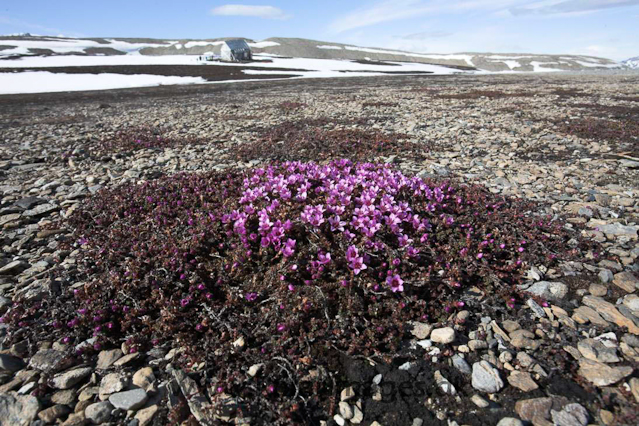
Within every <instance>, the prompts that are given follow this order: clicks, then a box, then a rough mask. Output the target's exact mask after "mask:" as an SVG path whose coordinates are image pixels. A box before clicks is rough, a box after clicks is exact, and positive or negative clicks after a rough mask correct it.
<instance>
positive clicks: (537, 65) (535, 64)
mask: <svg viewBox="0 0 639 426" xmlns="http://www.w3.org/2000/svg"><path fill="white" fill-rule="evenodd" d="M530 65H532V67H533V71H534V72H558V71H563V70H560V69H558V68H545V67H544V66H543V65H558V64H557V62H537V61H531V62H530Z"/></svg>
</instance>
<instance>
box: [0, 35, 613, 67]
mask: <svg viewBox="0 0 639 426" xmlns="http://www.w3.org/2000/svg"><path fill="white" fill-rule="evenodd" d="M224 40H225V39H224V38H218V39H209V40H158V39H140V38H138V39H131V38H83V39H71V38H62V37H37V36H28V35H21V36H12V37H7V36H5V37H2V36H0V58H2V57H5V58H7V57H16V56H19V57H21V56H33V55H45V56H55V55H89V56H119V55H144V56H169V55H170V56H174V55H203V54H209V53H213V54H217V53H219V51H220V49H221V45H222V44H223V43H224ZM246 40H247V42H248V44H249V45H250V46H251V48H252V49H253V50H254V52H256V53H262V54H268V55H273V56H275V55H277V56H284V57H295V58H312V59H332V60H336V59H337V60H351V61H352V60H356V61H357V60H373V61H393V62H414V63H426V64H434V65H443V66H450V67H456V68H466V69H477V70H481V71H489V72H511V71H524V72H542V71H564V70H565V71H578V70H583V69H592V68H616V67H619V66H620V65H619V64H618V63H616V62H614V61H611V60H609V59H604V58H597V57H593V56H575V55H538V54H522V53H516V54H515V53H514V54H494V53H454V54H430V53H428V54H427V53H413V52H404V51H397V50H389V49H379V48H370V47H360V46H353V45H347V44H340V43H327V42H322V41H315V40H307V39H299V38H270V39H267V40H264V41H257V42H256V41H254V40H250V39H246Z"/></svg>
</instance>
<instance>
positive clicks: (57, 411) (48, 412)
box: [38, 405, 71, 423]
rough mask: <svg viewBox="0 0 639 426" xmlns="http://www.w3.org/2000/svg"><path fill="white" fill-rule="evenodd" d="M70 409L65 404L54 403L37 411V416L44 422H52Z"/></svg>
mask: <svg viewBox="0 0 639 426" xmlns="http://www.w3.org/2000/svg"><path fill="white" fill-rule="evenodd" d="M70 411H71V409H70V408H69V407H67V406H66V405H54V406H53V407H49V408H47V409H45V410H42V411H40V412H39V413H38V418H39V419H40V420H42V421H43V422H45V423H53V422H55V421H56V419H59V418H60V417H62V416H64V415H66V414H68V413H69V412H70Z"/></svg>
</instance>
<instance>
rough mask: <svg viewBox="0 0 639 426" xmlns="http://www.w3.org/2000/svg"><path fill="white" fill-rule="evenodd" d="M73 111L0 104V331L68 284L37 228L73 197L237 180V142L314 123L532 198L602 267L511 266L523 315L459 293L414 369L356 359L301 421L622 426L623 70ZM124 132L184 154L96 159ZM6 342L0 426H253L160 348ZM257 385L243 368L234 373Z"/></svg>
mask: <svg viewBox="0 0 639 426" xmlns="http://www.w3.org/2000/svg"><path fill="white" fill-rule="evenodd" d="M74 96H75V97H74ZM74 96H72V95H60V96H58V97H56V96H54V95H42V96H40V97H38V96H31V97H29V96H24V97H20V96H15V97H0V196H1V198H0V229H1V231H2V232H1V236H0V245H1V250H0V316H2V315H8V314H9V313H10V312H11V309H12V306H13V303H14V302H16V301H24V300H28V301H39V300H44V299H46V298H49V297H54V296H53V295H54V294H55V292H56V291H60V289H59V288H57V289H56V285H57V286H58V287H59V286H60V284H59V283H56V281H55V279H54V276H55V271H56V270H58V269H60V268H62V269H64V270H67V271H68V270H73V269H74V268H76V256H77V255H78V252H79V250H78V249H75V250H64V249H61V248H60V247H59V246H60V244H61V242H62V241H65V239H68V238H69V237H70V235H69V231H68V230H66V229H64V228H58V227H57V226H56V224H58V223H59V222H60V221H61V220H62V221H64V219H65V218H67V217H69V216H70V215H72V214H73V212H74V211H76V209H78V208H79V206H80V205H81V204H82V203H83V200H84V199H86V198H87V197H96V196H100V191H101V190H102V189H103V188H110V187H114V186H117V185H120V184H122V183H125V182H137V181H144V180H152V179H155V178H157V177H159V176H161V175H164V174H173V173H176V172H196V171H205V170H226V169H232V168H239V169H246V168H249V167H253V166H255V165H257V164H260V163H261V162H262V161H263V160H265V158H252V159H247V158H245V157H242V158H238V155H237V153H238V152H241V149H240V148H241V147H242V146H246V145H247V144H250V143H258V144H259V143H262V142H263V140H264V139H263V138H262V136H261V135H262V134H263V132H264V131H265V130H268V129H269V128H272V127H274V126H277V125H280V124H282V123H285V122H292V123H295V122H301V121H303V120H312V119H319V120H318V121H317V122H315V124H312V126H315V127H317V128H320V129H330V130H335V129H338V130H361V131H364V132H371V131H376V132H381V133H382V134H389V135H390V134H401V135H405V138H406V140H407V141H408V142H410V143H412V144H414V146H415V150H416V151H423V152H424V156H423V157H422V158H420V157H416V156H414V155H409V154H410V153H402V152H398V153H393V154H392V155H386V156H380V157H379V158H377V160H378V162H382V163H392V164H393V165H394V166H396V167H398V168H399V169H400V170H402V171H403V172H404V173H406V174H409V175H418V176H421V177H434V178H448V179H451V180H453V181H455V182H459V183H479V184H482V185H485V186H486V187H487V188H488V190H489V191H490V192H491V193H493V194H498V195H503V196H509V197H521V198H525V199H527V200H531V201H535V202H538V203H539V210H540V211H541V212H544V213H548V214H551V215H556V217H557V218H558V217H560V216H561V217H565V218H566V224H565V228H566V229H567V230H568V231H570V232H574V234H575V238H578V237H582V238H585V239H587V240H592V241H594V242H597V243H599V244H600V246H601V247H602V253H601V254H598V253H595V254H593V253H592V252H587V253H582V256H581V260H580V261H572V262H565V263H562V264H560V266H559V267H555V268H547V266H546V265H543V264H537V265H530V270H529V271H528V274H527V276H526V277H523V278H522V280H521V284H520V286H519V290H520V291H521V292H522V294H526V295H527V299H525V300H524V302H525V303H522V304H521V305H517V307H516V309H512V310H510V311H507V313H503V311H499V314H498V315H496V314H495V312H496V311H495V308H494V307H493V306H491V305H490V304H489V303H482V300H488V299H489V298H488V297H487V296H488V295H486V294H483V293H479V294H477V293H475V294H472V295H471V294H468V295H467V297H468V299H467V300H469V301H472V300H474V302H471V303H467V308H466V310H461V311H459V312H456V313H455V314H454V315H451V316H450V317H449V318H448V319H447V320H445V321H439V322H437V323H432V324H428V323H420V324H416V325H415V327H414V328H413V330H412V334H413V336H414V339H412V341H410V342H407V344H409V345H412V346H413V347H417V346H419V347H417V349H418V350H420V351H421V352H420V355H419V357H418V358H417V359H413V360H403V361H402V363H401V364H399V365H397V364H396V363H393V362H392V359H387V360H386V361H387V364H388V365H384V368H383V371H384V372H383V373H382V372H380V371H382V370H380V368H381V367H380V368H377V370H375V367H374V365H375V364H376V363H381V364H383V363H382V362H381V361H379V360H372V359H368V360H366V362H364V363H363V364H366V365H365V366H361V367H360V368H362V369H363V370H365V369H369V370H370V369H372V370H375V371H374V372H371V374H370V377H373V376H374V377H373V378H372V380H371V379H370V378H369V375H368V374H363V373H362V377H366V378H367V380H368V381H366V382H365V383H352V385H353V386H348V381H347V380H346V379H344V377H342V378H341V379H340V380H338V382H339V383H340V384H342V385H344V386H340V388H339V389H335V398H336V401H335V404H334V408H333V410H332V411H331V412H327V413H323V414H322V415H318V416H316V417H313V419H314V420H313V422H315V421H317V423H311V422H310V421H309V424H329V425H335V424H337V425H346V424H362V425H377V426H380V425H383V426H389V425H394V424H397V425H400V424H406V425H411V424H412V425H414V426H419V425H422V424H424V425H427V424H447V425H464V424H490V425H495V424H498V425H500V426H505V425H523V424H533V425H535V426H541V425H552V424H554V425H570V426H573V425H575V426H577V425H580V426H585V425H590V424H597V425H624V424H627V425H632V424H638V423H639V414H638V413H639V369H638V367H639V259H638V258H639V236H638V232H639V149H638V147H639V130H638V129H639V76H637V75H636V74H627V75H614V76H602V75H588V74H582V75H561V74H555V75H546V74H544V75H517V76H511V75H503V76H454V77H431V78H415V77H403V76H402V77H393V78H368V79H359V78H357V79H340V80H339V81H336V80H333V81H309V82H295V81H291V82H270V83H242V84H233V85H224V86H217V87H210V86H209V87H208V88H207V87H199V88H174V89H170V88H160V89H142V90H123V91H117V92H113V93H104V94H100V93H93V94H86V95H82V94H78V95H74ZM139 127H146V128H153V129H155V131H158V132H161V133H162V135H164V136H166V137H173V138H182V139H184V140H190V141H193V143H189V144H184V145H178V146H173V147H166V148H159V149H157V148H148V149H136V150H128V151H118V150H117V147H115V148H109V149H105V148H104V147H105V145H104V141H105V140H107V139H108V138H109V137H111V136H113V135H115V134H116V133H117V132H118V131H123V130H127V129H131V128H139ZM242 152H243V151H242ZM576 244H577V243H576V241H575V245H574V246H576ZM574 246H571V243H570V242H569V244H568V246H567V247H566V251H570V250H572V249H573V248H574ZM71 289H72V288H63V289H62V291H71ZM12 333H15V331H14V330H12V328H11V326H10V325H8V324H0V425H1V426H6V425H44V424H62V425H66V426H71V425H83V424H126V425H132V426H133V425H138V426H145V425H151V424H157V425H159V424H169V423H171V422H173V423H176V424H196V423H195V422H196V421H199V422H200V423H201V424H226V422H230V423H231V424H261V423H260V418H259V415H257V414H256V413H250V416H249V415H243V414H242V413H241V412H240V411H233V412H232V413H231V414H224V415H223V414H215V415H211V414H210V410H208V411H207V409H208V408H211V406H212V405H215V404H216V402H215V401H218V402H219V399H216V398H217V396H214V397H212V396H211V395H210V394H209V390H208V389H206V388H205V387H203V386H202V383H204V382H203V381H201V380H203V379H202V378H201V376H199V374H198V372H197V371H193V372H188V371H185V369H183V368H180V367H179V362H178V359H179V357H180V353H181V348H180V347H179V344H177V343H176V345H174V346H165V347H162V348H155V349H152V350H150V351H148V352H142V353H140V352H135V353H128V352H127V353H123V350H122V349H121V348H119V347H105V348H102V350H100V351H98V352H99V353H96V356H94V357H93V358H90V359H87V358H84V359H80V358H77V357H73V356H70V354H71V353H72V352H73V349H74V348H73V345H69V344H65V343H64V342H60V341H58V340H55V341H53V340H50V339H47V338H46V336H45V337H43V338H42V339H41V340H39V341H32V340H29V339H25V340H22V341H17V342H16V341H14V340H15V339H14V340H11V339H10V337H11V335H12ZM238 344H241V343H238ZM75 349H77V348H75ZM391 358H392V357H391ZM404 361H405V362H404ZM372 370H371V371H372ZM259 371H260V366H259V365H253V366H250V365H248V366H246V372H243V373H242V374H245V375H250V376H254V375H257V374H259ZM420 372H421V373H420ZM424 372H426V373H424ZM420 374H421V375H420ZM424 374H427V375H428V379H427V383H429V386H430V388H429V389H427V390H426V392H425V395H424V396H423V397H421V399H419V401H418V402H415V400H416V399H415V398H413V397H412V396H411V402H406V401H407V400H406V401H404V405H402V399H403V398H404V397H405V395H404V394H402V392H395V393H392V395H390V397H392V398H397V399H398V400H399V402H397V405H396V407H400V408H392V405H394V403H395V400H393V401H394V403H393V404H390V405H388V404H386V405H384V404H383V403H384V401H385V398H387V397H389V395H387V393H386V391H388V389H385V388H384V384H386V383H399V384H401V383H404V382H406V381H407V382H408V383H410V382H412V381H416V380H419V379H418V377H422V376H423V375H424ZM247 377H248V376H247ZM392 389H393V390H396V389H395V388H392ZM393 392H394V391H393ZM218 396H219V395H218ZM185 398H186V399H185ZM229 398H230V397H229ZM218 405H219V404H218ZM389 407H390V408H389ZM402 407H403V408H402ZM183 422H184V423H183ZM275 423H277V424H291V423H288V422H287V420H285V419H281V420H279V421H277V422H275Z"/></svg>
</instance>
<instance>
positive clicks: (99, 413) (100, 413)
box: [84, 401, 113, 425]
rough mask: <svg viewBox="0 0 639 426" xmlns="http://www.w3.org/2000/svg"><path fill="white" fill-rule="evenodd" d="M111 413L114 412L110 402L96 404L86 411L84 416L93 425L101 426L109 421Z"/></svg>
mask: <svg viewBox="0 0 639 426" xmlns="http://www.w3.org/2000/svg"><path fill="white" fill-rule="evenodd" d="M111 411H113V405H111V403H110V402H109V401H102V402H96V403H95V404H91V405H89V406H88V407H87V408H85V409H84V416H85V417H86V419H87V420H89V421H90V422H91V423H93V424H96V425H99V424H102V423H106V422H108V421H109V419H110V418H111Z"/></svg>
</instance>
